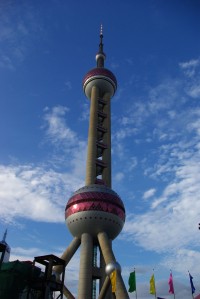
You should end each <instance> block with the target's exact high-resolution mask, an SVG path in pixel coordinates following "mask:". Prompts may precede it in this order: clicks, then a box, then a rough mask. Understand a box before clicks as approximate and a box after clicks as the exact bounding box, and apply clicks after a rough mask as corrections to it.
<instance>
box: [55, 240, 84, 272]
mask: <svg viewBox="0 0 200 299" xmlns="http://www.w3.org/2000/svg"><path fill="white" fill-rule="evenodd" d="M80 243H81V240H80V238H78V237H75V238H74V239H73V240H72V242H71V243H70V245H69V246H68V247H67V249H66V250H65V251H64V252H63V254H62V255H61V257H60V258H61V259H62V260H64V261H65V267H66V266H67V264H68V263H69V261H70V260H71V258H72V256H73V255H74V253H75V252H76V250H77V249H78V248H79V246H80ZM62 270H63V269H62V266H55V267H54V271H55V272H57V273H58V274H61V272H62Z"/></svg>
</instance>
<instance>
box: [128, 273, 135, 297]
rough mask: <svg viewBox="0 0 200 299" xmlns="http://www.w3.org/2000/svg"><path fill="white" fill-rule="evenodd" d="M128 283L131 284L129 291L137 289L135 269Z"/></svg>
mask: <svg viewBox="0 0 200 299" xmlns="http://www.w3.org/2000/svg"><path fill="white" fill-rule="evenodd" d="M128 284H129V290H128V291H129V292H130V293H132V292H134V291H136V278H135V271H134V272H131V273H130V276H129V280H128Z"/></svg>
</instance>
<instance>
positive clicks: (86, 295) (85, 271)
mask: <svg viewBox="0 0 200 299" xmlns="http://www.w3.org/2000/svg"><path fill="white" fill-rule="evenodd" d="M92 261H93V240H92V236H91V235H90V234H87V233H85V234H82V236H81V253H80V269H79V285H78V299H92Z"/></svg>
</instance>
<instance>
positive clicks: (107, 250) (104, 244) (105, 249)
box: [97, 232, 129, 299]
mask: <svg viewBox="0 0 200 299" xmlns="http://www.w3.org/2000/svg"><path fill="white" fill-rule="evenodd" d="M97 237H98V240H99V245H100V247H101V250H102V254H103V257H104V260H105V262H106V265H107V264H109V263H111V262H115V261H116V260H115V256H114V254H113V251H112V247H111V245H110V240H109V239H108V236H107V234H106V233H105V232H102V233H99V234H98V236H97ZM122 298H123V299H129V296H128V292H127V290H126V287H125V284H124V282H123V279H122V276H121V273H119V272H118V271H117V287H116V299H122Z"/></svg>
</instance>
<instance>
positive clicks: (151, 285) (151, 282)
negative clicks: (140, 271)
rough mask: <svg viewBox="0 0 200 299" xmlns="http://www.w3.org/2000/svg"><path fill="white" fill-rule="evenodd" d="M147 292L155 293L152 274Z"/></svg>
mask: <svg viewBox="0 0 200 299" xmlns="http://www.w3.org/2000/svg"><path fill="white" fill-rule="evenodd" d="M149 292H150V294H156V286H155V278H154V274H153V275H152V276H151V279H150V290H149Z"/></svg>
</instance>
